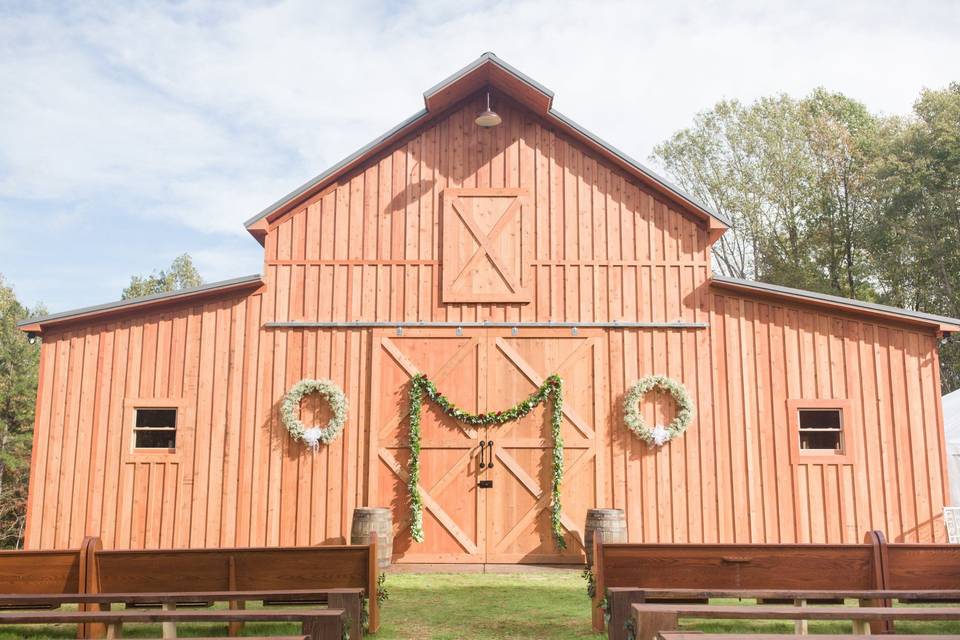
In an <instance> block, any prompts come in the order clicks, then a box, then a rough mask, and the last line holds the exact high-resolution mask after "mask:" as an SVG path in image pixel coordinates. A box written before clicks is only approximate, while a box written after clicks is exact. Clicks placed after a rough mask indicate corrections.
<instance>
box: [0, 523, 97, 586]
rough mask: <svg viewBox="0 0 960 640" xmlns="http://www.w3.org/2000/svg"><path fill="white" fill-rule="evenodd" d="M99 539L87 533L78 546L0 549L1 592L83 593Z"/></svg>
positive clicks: (88, 579)
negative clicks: (54, 548)
mask: <svg viewBox="0 0 960 640" xmlns="http://www.w3.org/2000/svg"><path fill="white" fill-rule="evenodd" d="M100 547H101V543H100V538H97V537H95V536H88V537H86V538H84V539H83V542H81V544H80V548H79V549H61V550H47V551H39V550H37V551H33V550H31V551H13V550H10V551H0V593H9V594H23V595H31V594H47V595H56V594H72V593H86V585H87V584H88V582H89V581H90V577H91V576H90V564H91V558H92V557H93V555H94V554H95V553H96V551H97V550H98V549H100Z"/></svg>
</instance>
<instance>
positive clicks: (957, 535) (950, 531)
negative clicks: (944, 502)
mask: <svg viewBox="0 0 960 640" xmlns="http://www.w3.org/2000/svg"><path fill="white" fill-rule="evenodd" d="M943 523H944V524H945V525H947V542H949V543H950V544H960V507H944V508H943Z"/></svg>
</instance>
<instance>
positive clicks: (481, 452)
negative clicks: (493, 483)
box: [480, 440, 487, 470]
mask: <svg viewBox="0 0 960 640" xmlns="http://www.w3.org/2000/svg"><path fill="white" fill-rule="evenodd" d="M485 446H487V443H486V442H484V441H483V440H481V441H480V469H481V470H483V469H486V468H487V464H486V463H485V462H484V461H483V448H484V447H485Z"/></svg>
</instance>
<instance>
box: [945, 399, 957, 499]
mask: <svg viewBox="0 0 960 640" xmlns="http://www.w3.org/2000/svg"><path fill="white" fill-rule="evenodd" d="M943 430H944V432H945V433H946V436H947V477H948V478H949V480H950V504H951V505H953V506H955V507H960V389H958V390H957V391H953V392H951V393H948V394H947V395H945V396H943Z"/></svg>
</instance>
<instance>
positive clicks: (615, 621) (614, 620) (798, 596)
mask: <svg viewBox="0 0 960 640" xmlns="http://www.w3.org/2000/svg"><path fill="white" fill-rule="evenodd" d="M710 598H736V599H740V600H757V601H761V600H762V601H768V602H769V601H782V600H789V601H792V602H793V604H794V606H807V605H808V604H809V603H811V602H817V601H824V600H859V601H860V604H861V606H865V605H867V604H869V603H873V602H881V601H886V602H889V601H891V600H904V601H912V600H916V599H917V598H921V599H923V600H924V601H927V602H955V601H957V600H958V599H960V589H953V590H949V591H946V590H945V591H930V590H923V591H877V590H870V591H838V590H830V591H824V590H782V589H779V590H773V589H643V588H637V587H611V588H610V589H607V610H608V611H609V612H610V625H609V630H608V637H609V638H611V639H617V640H620V639H623V638H626V636H627V634H626V630H625V628H624V627H625V622H626V621H627V620H629V618H630V615H631V612H632V606H633V605H634V604H638V603H642V602H648V601H654V602H656V601H662V600H672V601H688V602H691V601H698V600H709V599H710ZM764 606H765V605H764ZM797 632H798V633H806V622H805V621H798V623H797Z"/></svg>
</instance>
